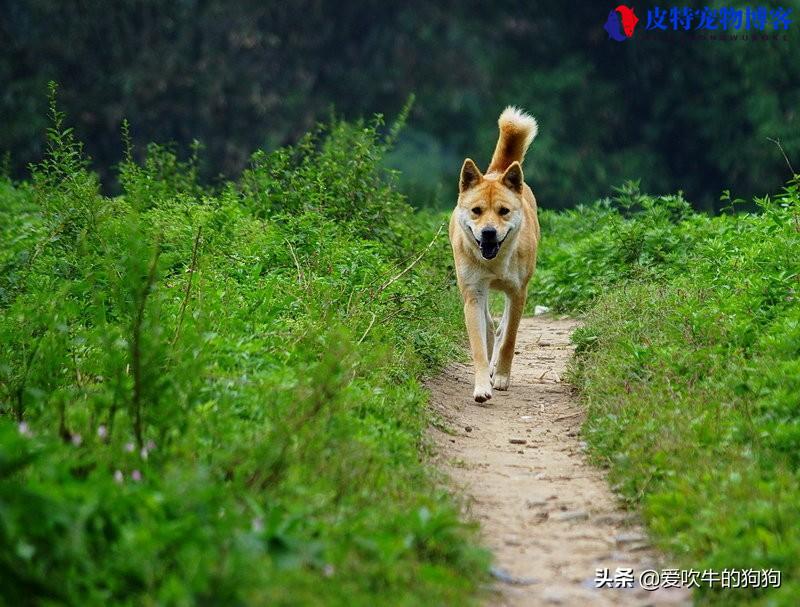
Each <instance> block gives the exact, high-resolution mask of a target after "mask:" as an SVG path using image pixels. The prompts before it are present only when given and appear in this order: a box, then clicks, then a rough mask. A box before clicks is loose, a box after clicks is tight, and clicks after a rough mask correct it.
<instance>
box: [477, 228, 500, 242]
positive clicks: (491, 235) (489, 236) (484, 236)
mask: <svg viewBox="0 0 800 607" xmlns="http://www.w3.org/2000/svg"><path fill="white" fill-rule="evenodd" d="M481 240H482V241H483V242H495V241H496V240H497V230H495V229H494V228H483V229H482V230H481Z"/></svg>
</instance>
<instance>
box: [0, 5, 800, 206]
mask: <svg viewBox="0 0 800 607" xmlns="http://www.w3.org/2000/svg"><path fill="white" fill-rule="evenodd" d="M8 4H9V6H8V7H7V10H6V11H4V12H3V19H2V20H0V40H2V44H3V53H2V54H0V91H3V94H2V95H0V153H2V152H3V151H5V150H8V151H10V152H11V161H12V167H13V170H14V174H15V176H16V177H18V178H22V177H23V176H26V175H27V173H26V172H25V169H26V165H27V163H28V162H30V161H31V160H34V159H39V158H41V156H42V154H43V151H44V150H43V149H42V139H41V131H42V130H43V129H44V128H45V126H46V120H45V110H46V107H45V104H44V97H43V92H44V91H45V89H46V85H47V82H48V81H49V80H56V81H58V82H60V83H62V85H63V87H64V88H63V93H62V98H63V103H64V107H65V108H66V109H67V112H68V113H69V115H70V116H72V117H73V121H74V124H75V128H76V131H77V133H78V135H79V137H80V139H81V140H82V141H85V142H86V146H87V150H88V152H89V153H90V154H91V156H92V157H93V158H94V159H95V166H96V167H97V169H98V170H99V171H100V174H101V176H102V178H103V183H104V185H105V186H106V187H109V188H111V187H113V183H114V177H115V172H114V169H113V167H114V166H115V165H116V164H117V163H118V162H119V161H120V159H121V150H120V146H119V136H118V134H119V129H120V124H121V121H122V119H123V118H124V117H127V118H128V119H129V120H130V121H131V123H132V125H133V127H134V128H133V130H132V136H133V138H134V141H135V142H136V143H137V144H138V145H140V146H142V147H143V146H144V145H145V144H146V143H147V142H150V141H158V142H167V141H175V142H177V143H178V144H179V146H181V148H180V149H186V148H188V147H189V145H190V144H191V142H192V141H193V140H195V139H198V140H199V141H201V142H202V143H203V144H205V145H206V151H205V153H204V155H203V157H204V158H206V159H207V161H208V162H207V163H206V164H204V165H203V166H201V174H202V175H203V177H204V178H205V179H207V180H209V181H212V182H213V181H214V180H215V179H216V178H217V176H218V175H219V174H220V173H223V174H224V175H227V176H228V177H229V178H234V177H235V176H238V174H239V173H240V171H242V170H243V169H244V168H246V167H247V165H248V161H249V158H250V154H251V153H252V151H253V150H256V149H259V148H263V149H267V150H272V149H275V148H277V147H279V146H282V145H285V144H287V143H294V142H296V141H297V140H298V139H299V138H300V137H302V135H303V133H305V132H306V131H307V130H309V129H311V128H312V127H313V125H314V124H315V123H316V122H318V121H320V120H327V118H328V116H329V115H330V113H331V111H332V110H333V111H335V112H336V113H337V114H338V115H341V116H343V117H344V118H346V119H351V120H352V119H355V118H357V117H359V116H369V115H372V114H373V113H375V112H386V113H387V114H390V115H392V114H393V113H394V112H397V111H399V109H400V107H401V106H402V105H403V103H404V102H405V100H406V99H407V98H408V96H409V95H411V94H415V95H416V96H417V103H416V105H415V106H414V110H413V113H412V115H411V118H410V120H409V128H408V129H406V131H405V132H404V133H403V136H402V137H401V139H400V140H399V141H398V145H397V148H396V150H395V151H394V152H393V153H392V154H391V159H390V162H391V166H394V167H396V168H398V169H400V170H401V171H402V172H403V174H402V176H401V185H402V187H403V188H404V191H407V192H408V193H409V194H410V200H411V201H412V203H414V204H415V205H423V204H425V203H427V202H429V201H431V200H432V199H435V200H436V202H437V204H439V205H443V206H448V205H449V204H450V202H451V196H452V194H453V193H454V192H455V187H456V183H457V179H458V169H459V167H460V166H461V162H462V161H463V160H464V157H466V156H469V157H471V158H474V159H475V160H476V161H478V164H479V165H481V167H482V168H484V167H485V164H483V163H485V162H488V160H489V155H490V154H491V152H492V150H493V149H494V144H495V141H496V140H497V125H496V120H497V116H498V115H499V114H500V111H501V110H502V109H503V107H504V106H505V105H507V104H509V103H512V104H517V105H520V106H522V107H524V108H525V109H527V110H528V111H530V112H532V113H533V114H534V115H535V116H536V117H537V118H538V119H539V123H540V125H541V129H540V135H539V136H538V138H537V140H536V143H535V144H534V147H533V149H532V150H531V156H530V157H529V160H528V163H527V164H526V167H525V171H526V176H527V177H528V178H529V179H530V182H531V183H532V184H535V186H536V192H537V196H539V199H540V202H541V203H542V206H543V207H544V208H550V209H561V208H567V207H571V206H572V205H574V204H575V203H578V202H583V203H585V202H590V201H592V200H595V199H596V198H598V197H599V196H604V195H607V194H608V193H609V192H610V191H611V187H612V186H614V185H616V184H619V183H621V182H622V181H623V180H625V179H636V178H640V177H641V178H643V182H642V186H643V188H644V189H645V190H646V191H658V192H672V191H677V190H678V189H682V190H684V191H685V192H687V193H688V196H689V198H690V200H692V202H693V203H695V204H697V205H698V207H701V208H706V209H710V208H712V206H714V204H715V203H716V202H717V201H716V197H717V194H718V193H719V192H720V191H721V190H722V189H723V188H730V189H731V190H732V191H733V192H735V193H736V194H737V195H739V196H742V197H746V198H750V197H751V196H753V195H755V194H759V195H760V194H762V193H765V192H770V193H772V192H777V191H778V190H779V189H780V187H781V185H782V184H783V181H784V179H785V178H784V174H783V167H782V166H781V165H780V164H779V163H776V162H775V161H774V159H775V157H774V146H773V144H772V143H770V142H769V141H768V140H767V138H768V137H769V138H777V139H780V140H782V141H783V145H784V147H785V149H786V150H787V153H788V154H789V155H790V157H793V158H797V157H800V113H799V112H798V111H797V108H798V107H800V44H798V43H797V28H798V17H797V16H798V14H800V0H759V1H758V2H749V3H748V2H738V3H731V2H725V1H723V0H715V1H713V2H709V1H708V0H683V1H682V2H679V3H677V4H676V3H673V4H674V5H675V6H676V7H681V8H682V7H688V8H691V9H694V10H697V11H701V10H702V9H703V8H704V7H707V6H711V7H712V8H720V7H728V6H732V5H736V7H737V8H740V9H742V10H743V9H744V6H745V5H748V4H749V5H753V6H766V7H769V8H776V7H783V8H785V9H787V10H790V11H791V16H790V18H791V19H792V23H791V25H790V28H789V30H788V31H785V32H784V31H782V30H781V31H777V32H776V31H775V30H774V29H773V28H772V26H771V25H768V26H767V29H766V31H764V32H756V31H745V30H741V31H739V32H737V33H738V34H739V35H743V34H748V35H749V34H754V33H758V34H769V35H770V36H771V35H773V34H777V35H778V36H779V39H778V40H769V41H755V42H754V41H751V40H741V39H740V40H736V41H719V40H718V41H710V40H696V39H692V38H693V35H694V36H696V35H698V34H711V33H714V34H715V35H716V34H720V35H721V34H724V33H725V32H723V31H722V30H715V31H714V32H708V31H706V32H704V31H702V30H701V31H699V32H698V31H692V32H686V31H663V32H655V33H654V32H652V31H651V32H646V31H645V28H646V26H647V11H648V10H649V9H652V8H653V7H655V6H657V5H658V4H659V3H658V2H650V3H643V4H636V5H635V6H634V8H635V9H636V13H637V15H638V17H639V19H640V22H639V24H638V27H637V29H636V33H635V34H634V37H633V39H632V40H630V41H628V42H625V43H622V44H620V43H617V42H614V41H612V40H609V39H608V34H607V33H606V32H605V30H604V29H603V24H604V23H605V21H606V19H607V17H608V12H609V11H610V10H611V9H612V8H613V6H616V4H614V5H612V3H598V2H552V1H545V0H528V1H526V2H519V1H517V0H492V1H491V2H488V1H486V0H484V1H483V2H456V1H453V0H450V1H446V0H438V1H437V2H414V3H408V2H393V3H392V2H357V3H342V2H319V1H317V2H257V1H252V0H251V1H245V2H236V3H231V2H228V1H226V0H204V1H203V2H198V1H195V0H187V1H184V2H159V1H157V0H116V2H113V3H109V2H98V1H93V2H91V1H90V2H85V3H83V4H82V5H81V7H80V10H76V9H75V7H74V6H72V5H70V4H68V3H64V2H56V1H54V0H17V1H15V2H13V3H8ZM661 4H662V8H664V6H663V5H666V6H667V9H668V7H669V6H671V5H670V4H669V3H661ZM696 25H697V18H695V21H693V23H692V29H693V30H694V27H695V26H696ZM728 33H731V32H728Z"/></svg>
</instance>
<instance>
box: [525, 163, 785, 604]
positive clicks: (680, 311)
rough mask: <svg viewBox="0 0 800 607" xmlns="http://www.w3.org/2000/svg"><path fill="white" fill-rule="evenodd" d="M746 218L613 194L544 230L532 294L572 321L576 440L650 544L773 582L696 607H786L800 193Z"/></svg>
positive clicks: (707, 596)
mask: <svg viewBox="0 0 800 607" xmlns="http://www.w3.org/2000/svg"><path fill="white" fill-rule="evenodd" d="M631 202H635V204H633V205H632V204H630V203H631ZM756 202H757V204H758V205H759V208H760V212H759V213H758V214H743V215H724V216H719V217H714V218H711V217H707V216H703V215H695V214H692V213H689V212H688V209H686V208H685V204H684V203H683V202H682V200H681V199H680V197H647V196H642V195H639V194H638V193H635V190H631V188H627V189H626V192H623V194H622V195H621V196H620V198H619V199H618V200H616V201H605V202H602V203H599V204H596V205H594V206H592V207H588V208H581V209H577V210H575V211H572V212H569V213H566V214H563V215H552V214H546V215H545V222H546V223H545V228H543V233H544V234H545V235H546V238H548V240H547V241H545V242H546V244H545V246H543V257H542V269H541V271H540V276H539V279H538V282H537V285H536V287H535V289H538V291H536V292H537V294H538V293H542V297H543V298H544V299H545V301H546V302H549V303H550V304H552V305H553V306H554V307H556V308H558V309H580V310H585V311H586V319H585V325H584V327H583V328H581V329H580V330H578V331H577V332H576V334H575V336H574V339H575V342H576V344H577V347H578V353H579V354H578V357H577V361H576V364H575V365H574V368H573V375H574V379H575V381H576V382H577V383H578V385H579V386H580V388H581V390H582V394H583V398H584V399H585V401H586V403H587V406H588V411H589V417H588V420H587V422H586V425H585V428H584V432H585V435H586V437H587V440H588V442H589V444H590V446H591V448H592V452H593V454H594V456H595V458H596V460H597V461H598V462H600V463H601V464H604V465H608V466H609V467H610V475H611V479H612V481H613V482H614V484H615V486H616V487H617V488H618V489H619V490H620V491H621V492H622V493H623V495H624V496H626V497H627V498H628V499H629V500H631V502H632V503H634V504H640V505H641V507H642V509H643V512H644V515H645V518H646V520H647V522H648V524H649V527H650V529H651V531H652V532H653V534H654V537H655V539H656V540H657V541H658V543H659V544H660V545H661V546H662V547H663V548H665V549H668V550H669V551H671V552H673V553H674V554H675V555H677V557H678V560H679V562H680V563H681V564H682V565H683V566H685V567H687V568H688V567H693V568H695V569H701V570H702V569H707V568H708V569H715V570H722V569H724V568H736V569H748V568H754V569H769V568H774V569H779V570H780V571H781V572H782V574H783V584H782V586H781V587H780V588H779V589H770V590H766V589H762V590H758V589H747V590H745V589H740V590H727V591H726V590H720V589H719V588H715V589H709V588H708V587H705V588H702V589H701V590H700V591H699V592H700V593H701V596H700V597H699V598H700V600H701V601H703V602H707V603H714V604H717V603H718V604H733V603H750V602H758V603H759V604H770V605H793V604H795V603H796V596H797V593H798V592H799V591H800V533H798V527H797V521H798V517H800V508H799V507H798V504H800V475H798V465H799V464H800V304H799V302H798V287H799V286H800V266H799V265H798V260H799V259H800V223H798V217H799V216H800V183H799V182H798V180H797V178H795V180H794V181H791V182H790V183H789V184H788V185H787V187H786V189H785V192H784V193H783V194H782V195H780V196H778V197H776V198H775V199H774V200H771V199H769V198H764V199H761V200H757V201H756ZM547 228H549V230H548V229H547ZM548 247H549V248H548Z"/></svg>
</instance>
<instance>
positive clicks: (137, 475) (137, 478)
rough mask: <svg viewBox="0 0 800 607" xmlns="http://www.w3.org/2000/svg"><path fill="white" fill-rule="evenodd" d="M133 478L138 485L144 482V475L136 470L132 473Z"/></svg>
mask: <svg viewBox="0 0 800 607" xmlns="http://www.w3.org/2000/svg"><path fill="white" fill-rule="evenodd" d="M131 478H132V479H133V480H134V481H136V482H137V483H138V482H139V481H140V480H142V473H141V472H139V471H138V470H134V471H133V472H131Z"/></svg>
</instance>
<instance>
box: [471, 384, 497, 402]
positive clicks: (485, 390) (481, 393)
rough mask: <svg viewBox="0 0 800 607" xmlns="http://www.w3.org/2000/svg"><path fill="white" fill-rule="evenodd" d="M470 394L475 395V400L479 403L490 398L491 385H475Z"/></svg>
mask: <svg viewBox="0 0 800 607" xmlns="http://www.w3.org/2000/svg"><path fill="white" fill-rule="evenodd" d="M472 396H474V397H475V401H476V402H479V403H485V402H486V401H487V400H489V399H490V398H492V386H491V384H487V385H476V386H475V391H474V392H473V393H472Z"/></svg>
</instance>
